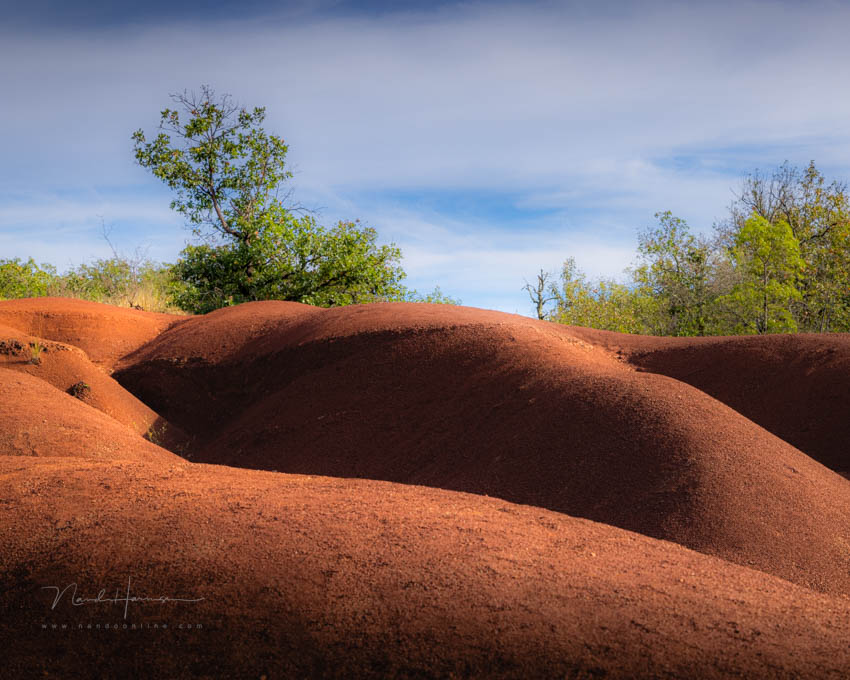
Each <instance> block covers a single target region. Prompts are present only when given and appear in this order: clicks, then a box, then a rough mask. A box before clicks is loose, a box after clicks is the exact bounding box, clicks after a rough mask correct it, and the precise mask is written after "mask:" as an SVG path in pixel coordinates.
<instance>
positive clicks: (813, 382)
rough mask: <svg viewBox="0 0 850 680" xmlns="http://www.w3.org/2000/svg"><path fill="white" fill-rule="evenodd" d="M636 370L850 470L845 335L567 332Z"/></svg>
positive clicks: (849, 355)
mask: <svg viewBox="0 0 850 680" xmlns="http://www.w3.org/2000/svg"><path fill="white" fill-rule="evenodd" d="M569 330H570V332H572V333H575V334H576V335H577V336H578V337H581V338H583V339H585V340H587V341H588V342H591V343H593V344H595V345H599V346H602V347H605V348H606V349H608V350H610V351H613V352H617V353H619V354H620V356H622V357H623V358H624V359H626V360H627V361H628V362H629V363H631V364H633V365H634V366H637V367H639V368H640V369H641V370H644V371H651V372H653V373H660V374H662V375H668V376H670V377H671V378H676V379H677V380H681V381H683V382H686V383H689V384H691V385H693V386H694V387H697V388H698V389H700V390H702V391H703V392H706V393H708V394H710V395H711V396H713V397H715V398H716V399H719V400H720V401H722V402H724V403H725V404H728V405H729V406H731V407H732V408H734V409H735V410H736V411H738V412H740V413H742V414H744V415H745V416H747V418H749V419H750V420H752V421H754V422H756V423H758V424H759V425H761V426H762V427H764V428H765V429H767V430H770V431H771V432H773V433H774V434H775V435H777V436H779V437H781V438H782V439H784V440H785V441H787V442H790V443H791V444H793V445H794V446H796V447H797V448H799V449H801V450H802V451H805V452H806V453H807V454H808V455H810V456H812V458H814V459H815V460H817V461H820V462H821V463H823V464H824V465H826V466H827V467H829V468H832V469H833V470H838V471H843V472H847V471H850V447H848V445H847V443H848V441H850V399H848V385H850V334H847V333H831V334H824V335H804V334H799V335H763V336H747V337H717V338H653V337H647V336H635V335H624V334H621V333H609V332H606V331H594V330H589V329H583V328H570V329H569Z"/></svg>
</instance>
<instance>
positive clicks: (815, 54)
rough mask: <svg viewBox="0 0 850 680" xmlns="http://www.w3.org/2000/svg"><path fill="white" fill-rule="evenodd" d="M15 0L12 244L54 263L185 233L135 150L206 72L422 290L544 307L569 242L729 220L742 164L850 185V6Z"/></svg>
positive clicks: (596, 260) (330, 217) (619, 245)
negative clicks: (547, 279) (395, 250)
mask: <svg viewBox="0 0 850 680" xmlns="http://www.w3.org/2000/svg"><path fill="white" fill-rule="evenodd" d="M232 7H233V5H232V4H230V3H227V4H226V3H215V2H201V0H196V1H195V2H188V3H180V2H164V1H160V0H154V1H150V2H146V3H144V4H139V5H138V6H136V7H133V8H130V9H128V6H125V5H124V4H123V3H112V2H106V1H105V0H103V1H98V2H67V1H65V2H58V1H55V0H41V1H38V0H36V1H34V2H28V3H9V4H8V6H6V5H5V4H4V5H3V8H2V9H3V15H2V16H3V19H2V23H0V87H2V90H0V91H2V92H3V98H2V101H0V123H2V125H0V143H1V144H2V147H0V148H2V154H3V157H4V161H5V162H4V163H3V164H2V166H0V258H5V257H28V256H30V255H32V256H33V257H35V258H36V259H37V260H39V261H44V262H51V263H53V264H55V265H56V266H58V267H59V268H60V269H65V268H67V267H68V266H70V265H75V264H79V263H80V262H83V261H86V260H89V259H91V258H94V257H106V256H108V255H109V253H110V251H109V247H108V246H107V244H106V243H105V242H104V240H103V239H102V237H101V235H100V234H101V218H102V219H103V221H104V222H105V223H106V224H107V225H109V226H110V227H111V228H112V238H113V241H114V242H115V243H116V244H117V245H118V247H119V249H121V250H123V251H125V252H126V253H132V252H133V251H135V250H136V249H137V248H143V249H147V252H148V254H149V255H150V256H151V257H153V258H154V259H158V260H164V261H173V260H174V259H175V258H176V256H177V253H178V252H179V250H180V249H181V248H182V247H183V245H184V244H185V243H186V242H187V241H188V240H190V239H191V234H190V232H189V231H188V230H187V229H186V228H184V226H183V223H182V220H181V219H180V218H179V216H177V215H176V214H174V213H173V212H172V211H170V210H169V208H168V203H169V201H170V199H171V194H170V192H169V191H168V189H167V188H166V187H164V186H160V185H159V183H158V182H157V180H155V179H154V178H153V177H152V176H151V175H150V174H149V173H147V172H146V171H145V170H143V169H142V168H140V167H138V166H137V165H135V162H134V159H133V154H132V142H131V140H130V135H131V133H132V132H133V130H135V129H137V128H140V127H141V128H144V129H145V130H146V131H149V132H152V131H153V130H154V129H155V127H156V125H157V123H158V113H159V111H160V110H161V109H163V108H165V107H166V106H168V105H169V103H170V100H169V97H168V95H169V93H172V92H178V91H182V90H183V89H192V88H197V87H198V86H200V85H201V84H204V83H206V84H209V85H211V86H212V87H213V88H215V89H216V91H218V92H220V93H224V92H226V93H230V94H231V95H233V97H234V98H235V99H236V100H237V101H238V102H239V103H241V104H244V105H246V106H265V107H266V110H267V118H266V124H265V127H266V128H267V129H268V130H269V131H271V132H274V133H276V134H280V135H282V136H283V137H284V138H285V139H286V141H287V143H288V144H289V148H290V151H289V156H288V159H289V163H290V167H291V169H292V170H293V171H294V172H295V177H294V179H293V180H292V182H291V183H290V184H291V188H292V189H293V191H294V198H295V199H296V200H298V201H299V202H300V203H302V204H304V205H305V206H308V207H313V208H321V212H320V220H321V221H324V222H327V223H331V222H333V221H335V220H337V219H355V218H359V219H360V220H361V221H362V222H364V223H366V224H368V225H371V226H374V227H375V228H376V229H377V230H378V233H379V234H380V236H381V239H382V240H383V241H384V242H389V241H394V242H395V243H397V244H398V245H399V246H400V247H401V249H402V251H403V253H404V256H405V259H404V266H405V269H406V270H407V272H408V283H409V284H410V285H412V286H414V287H416V288H418V289H420V290H422V291H427V290H431V289H432V288H433V287H434V286H435V285H440V286H441V288H442V289H443V291H445V292H447V293H449V294H451V295H453V296H455V297H459V298H461V299H462V300H463V302H464V304H468V305H471V306H477V307H486V308H493V309H500V310H503V311H508V312H519V313H521V314H531V312H532V309H531V305H530V302H529V301H528V299H527V296H526V294H525V293H524V292H523V291H522V286H523V282H524V281H523V279H526V278H527V279H529V280H531V279H532V278H533V276H534V275H535V272H536V271H537V270H538V269H540V268H541V267H542V268H544V269H548V270H557V269H558V268H559V265H560V263H561V262H562V261H563V260H564V259H565V258H566V257H569V256H573V257H575V259H576V261H577V262H578V264H579V266H580V267H581V268H582V269H584V270H585V271H587V272H588V273H589V274H590V275H608V276H618V275H620V273H621V272H622V270H623V268H624V267H626V266H628V265H629V264H630V263H631V262H632V261H633V258H634V250H635V245H636V233H637V230H638V229H639V228H642V227H646V226H649V225H651V224H652V223H653V214H654V213H655V212H657V211H661V210H671V211H673V212H674V213H675V214H676V215H678V216H680V217H682V218H684V219H686V220H687V221H688V222H689V224H690V225H691V226H692V228H694V229H695V230H696V231H705V232H708V231H709V230H710V228H711V225H712V224H713V223H714V222H715V221H717V220H718V219H721V218H722V217H723V216H724V215H725V213H726V208H727V206H728V204H729V202H730V200H731V199H732V198H733V191H734V190H736V189H737V188H739V186H740V183H741V179H742V177H743V175H744V174H745V173H746V172H748V171H752V170H754V169H756V168H761V169H763V170H765V169H767V170H769V169H771V168H774V167H776V166H777V165H779V164H780V163H781V162H783V161H784V160H788V161H790V162H791V163H793V164H795V165H800V166H803V165H805V164H807V163H808V162H809V161H810V160H815V161H816V162H817V164H818V167H819V168H821V170H822V171H824V173H825V174H826V175H827V176H828V177H829V178H831V179H832V178H836V179H840V180H845V179H848V178H850V127H848V121H850V90H849V89H848V87H847V80H848V67H847V64H850V45H848V41H847V40H846V33H847V30H848V28H850V7H848V6H847V5H846V4H845V3H841V2H815V3H807V4H806V5H805V6H799V5H798V4H797V3H790V2H764V1H758V2H735V3H732V2H717V3H704V4H703V5H701V6H699V5H695V4H690V3H671V2H663V3H662V2H644V3H626V2H618V3H599V2H597V3H591V2H583V3H582V2H539V3H534V2H532V3H528V2H524V3H510V2H498V3H493V2H489V3H484V2H464V3H455V2H440V3H416V2H374V3H356V2H322V1H318V2H309V1H306V0H305V1H304V2H301V3H268V2H260V1H259V0H252V1H249V2H247V3H244V4H243V5H241V6H240V8H239V11H238V13H235V12H234V10H233V9H232Z"/></svg>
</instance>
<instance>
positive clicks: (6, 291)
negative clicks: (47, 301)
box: [0, 257, 59, 299]
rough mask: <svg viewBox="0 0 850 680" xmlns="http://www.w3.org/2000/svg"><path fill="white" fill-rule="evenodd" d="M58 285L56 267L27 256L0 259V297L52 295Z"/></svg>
mask: <svg viewBox="0 0 850 680" xmlns="http://www.w3.org/2000/svg"><path fill="white" fill-rule="evenodd" d="M58 285H59V279H58V277H57V275H56V268H55V267H54V266H53V265H50V264H42V265H40V266H39V265H38V264H36V262H35V260H33V259H32V258H29V259H28V260H27V261H26V262H22V261H21V260H20V259H19V258H17V257H16V258H14V259H12V260H0V299H6V298H7V299H11V298H27V297H43V296H45V295H54V294H55V293H56V290H57V287H58Z"/></svg>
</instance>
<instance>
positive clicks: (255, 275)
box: [133, 86, 404, 312]
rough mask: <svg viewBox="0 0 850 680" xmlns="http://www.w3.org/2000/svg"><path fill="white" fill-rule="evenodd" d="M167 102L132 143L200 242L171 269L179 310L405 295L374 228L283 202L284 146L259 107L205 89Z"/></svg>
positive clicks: (390, 251) (394, 251)
mask: <svg viewBox="0 0 850 680" xmlns="http://www.w3.org/2000/svg"><path fill="white" fill-rule="evenodd" d="M172 99H173V100H174V102H175V103H176V104H177V108H176V109H165V110H164V111H162V113H161V120H160V130H161V131H160V133H159V134H158V135H157V136H156V137H155V138H154V139H153V141H150V142H149V141H147V139H146V137H145V134H144V132H143V131H142V130H138V131H136V132H135V133H134V134H133V140H134V143H135V154H136V160H137V161H138V163H139V164H140V165H141V166H142V167H144V168H148V169H150V170H151V171H152V172H153V174H154V175H155V176H156V177H158V178H160V179H161V180H162V181H163V182H165V183H166V184H167V185H168V186H169V187H170V188H171V189H174V190H175V191H176V194H177V196H176V198H175V199H174V200H173V201H172V202H171V207H172V208H173V209H174V210H176V211H177V212H179V213H180V214H182V215H183V216H184V217H186V219H187V221H188V222H189V224H190V225H191V226H192V228H193V231H194V233H195V235H196V236H199V237H201V238H202V239H203V242H202V243H201V244H199V245H189V246H187V247H186V248H185V249H184V250H183V251H182V252H181V257H180V260H179V261H178V262H177V264H176V265H175V269H174V271H175V272H176V274H177V276H178V278H179V279H180V281H181V282H182V289H181V290H180V291H179V292H178V293H177V295H176V296H175V300H176V302H177V303H178V305H179V306H181V307H182V308H183V309H186V310H187V311H193V312H204V311H210V310H212V309H216V308H217V307H221V306H223V305H228V304H237V303H239V302H246V301H249V300H264V299H277V300H293V301H298V302H306V303H309V304H315V305H321V306H331V305H345V304H352V303H355V302H367V301H371V300H376V299H398V298H399V296H401V295H403V292H404V289H403V287H402V285H401V280H402V279H403V278H404V271H403V270H402V269H401V267H400V266H399V264H398V262H399V260H400V258H401V253H400V251H399V250H398V248H396V247H395V245H393V244H390V245H387V246H379V245H378V244H377V234H376V232H375V231H374V229H370V228H364V227H361V226H360V223H359V221H354V222H339V223H338V224H337V225H336V226H334V227H332V228H330V229H326V228H324V227H321V226H320V225H318V224H317V223H316V221H315V219H314V218H313V217H312V216H311V215H300V216H296V215H295V214H293V211H291V210H289V209H287V208H285V207H284V204H283V199H282V198H281V197H280V195H279V192H280V188H281V185H282V183H283V182H285V181H286V180H287V179H289V178H290V177H291V176H292V175H291V173H290V172H289V171H288V170H287V169H286V165H285V158H286V153H287V151H288V147H287V146H286V144H285V143H284V141H283V139H282V138H280V137H277V136H275V135H271V134H268V133H267V132H266V131H265V130H264V129H263V128H262V127H261V123H262V122H263V121H264V120H265V109H264V108H255V109H253V111H248V110H246V109H244V108H240V107H238V106H237V105H236V104H234V103H233V101H232V99H231V98H230V96H229V95H224V96H222V97H218V98H217V97H216V95H215V92H214V91H213V90H212V89H211V88H209V87H206V86H204V87H202V88H201V92H200V94H199V95H196V94H195V93H191V94H189V93H187V92H184V93H183V94H179V95H172ZM181 115H182V116H184V118H186V120H185V122H184V121H183V120H181ZM172 138H174V141H172ZM285 198H286V197H284V199H285Z"/></svg>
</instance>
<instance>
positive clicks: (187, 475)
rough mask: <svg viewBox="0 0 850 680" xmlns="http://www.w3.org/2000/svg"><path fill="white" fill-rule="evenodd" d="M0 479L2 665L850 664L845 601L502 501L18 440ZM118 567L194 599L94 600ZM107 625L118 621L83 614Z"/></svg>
mask: <svg viewBox="0 0 850 680" xmlns="http://www.w3.org/2000/svg"><path fill="white" fill-rule="evenodd" d="M0 498H2V499H3V500H4V503H5V505H6V507H5V509H4V511H3V512H4V520H5V522H7V524H6V526H8V527H11V528H12V530H11V531H8V530H7V531H3V532H0V593H2V596H0V642H2V643H3V647H4V650H5V651H4V659H3V668H4V674H5V675H6V676H7V677H54V676H56V677H62V678H91V677H116V676H126V675H132V676H135V677H170V678H189V677H197V678H213V677H250V678H259V677H275V678H277V677H293V678H294V677H340V678H353V677H358V678H360V677H363V678H369V677H407V678H413V677H416V678H425V677H507V678H528V677H574V678H579V677H581V678H589V677H603V676H604V677H614V678H634V677H646V678H650V677H651V678H695V677H699V678H721V677H742V676H743V677H773V678H792V677H795V678H799V677H810V678H843V677H846V673H847V670H848V668H850V648H848V645H847V640H848V638H850V609H848V607H847V602H846V600H843V599H833V598H830V597H828V596H824V595H819V594H816V593H813V592H812V591H810V590H807V589H804V588H800V587H797V586H794V585H792V584H789V583H788V582H786V581H782V580H780V579H776V578H773V577H770V576H766V575H765V574H762V573H760V572H757V571H754V570H750V569H746V568H743V567H738V566H735V565H731V564H729V563H727V562H724V561H721V560H718V559H715V558H711V557H708V556H705V555H701V554H699V553H695V552H691V551H689V550H686V549H684V548H681V547H680V546H677V545H675V544H672V543H667V542H662V541H656V540H653V539H649V538H646V537H644V536H640V535H637V534H632V533H629V532H625V531H622V530H620V529H615V528H613V527H609V526H605V525H601V524H596V523H592V522H588V521H585V520H580V519H574V518H571V517H567V516H564V515H561V514H557V513H553V512H548V511H545V510H541V509H538V508H533V507H525V506H516V505H511V504H509V503H506V502H504V501H500V500H496V499H488V498H482V497H480V496H472V495H467V494H459V493H453V492H446V491H441V490H436V489H428V488H421V487H408V486H400V485H392V484H387V483H380V482H372V481H361V480H340V479H327V478H308V477H302V476H291V475H277V474H273V473H264V472H255V471H247V470H234V469H228V468H221V467H210V466H201V465H190V466H184V467H171V468H169V467H167V466H163V465H154V466H152V465H148V464H139V463H98V462H91V461H79V460H74V461H72V460H60V459H47V458H44V459H30V458H10V457H0ZM128 579H129V581H128ZM72 583H75V584H77V587H78V590H77V593H76V594H77V597H80V598H88V599H89V600H90V601H88V602H83V603H82V604H80V605H79V606H76V607H75V606H72V605H71V604H70V602H69V599H70V596H71V593H70V592H66V593H64V595H63V598H60V601H59V602H58V603H56V606H55V607H54V608H53V609H51V605H53V604H54V601H55V596H56V594H57V593H56V590H57V589H64V588H65V587H67V586H69V585H70V584H72ZM128 585H129V595H130V597H148V598H162V597H166V598H184V599H197V598H203V600H201V601H199V602H191V603H189V602H168V603H165V604H163V603H161V602H146V601H130V602H127V603H126V604H125V603H123V602H118V603H105V602H103V601H101V602H94V601H91V600H96V599H97V592H98V591H99V590H101V589H103V590H104V591H105V595H104V596H105V597H106V598H113V597H115V593H116V591H117V595H118V597H126V594H125V593H126V589H127V587H128ZM101 599H102V598H101ZM125 607H126V612H127V618H126V619H125V618H124V613H125ZM163 622H167V623H168V625H169V629H168V630H160V629H153V628H152V626H153V624H154V623H157V624H161V623H163ZM125 623H126V624H127V625H128V629H127V630H125V629H123V628H121V626H123V625H124V624H125ZM52 624H56V625H57V628H56V629H54V628H51V627H50V626H51V625H52ZM63 624H64V625H66V626H67V628H66V629H65V630H62V628H61V626H62V625H63ZM89 624H91V625H92V628H91V629H89V628H88V627H87V626H88V625H89ZM107 624H108V625H110V626H115V627H116V628H117V629H111V630H103V629H102V628H101V629H100V630H98V629H96V628H95V627H94V626H96V625H100V626H101V627H103V626H104V625H107ZM134 624H135V625H137V626H145V625H147V626H151V628H137V629H136V630H132V629H129V626H131V625H134ZM198 624H200V625H202V626H203V629H202V630H195V629H187V628H185V627H184V628H181V627H179V626H181V625H183V626H187V625H198ZM45 625H46V626H48V627H47V628H43V626H45Z"/></svg>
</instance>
